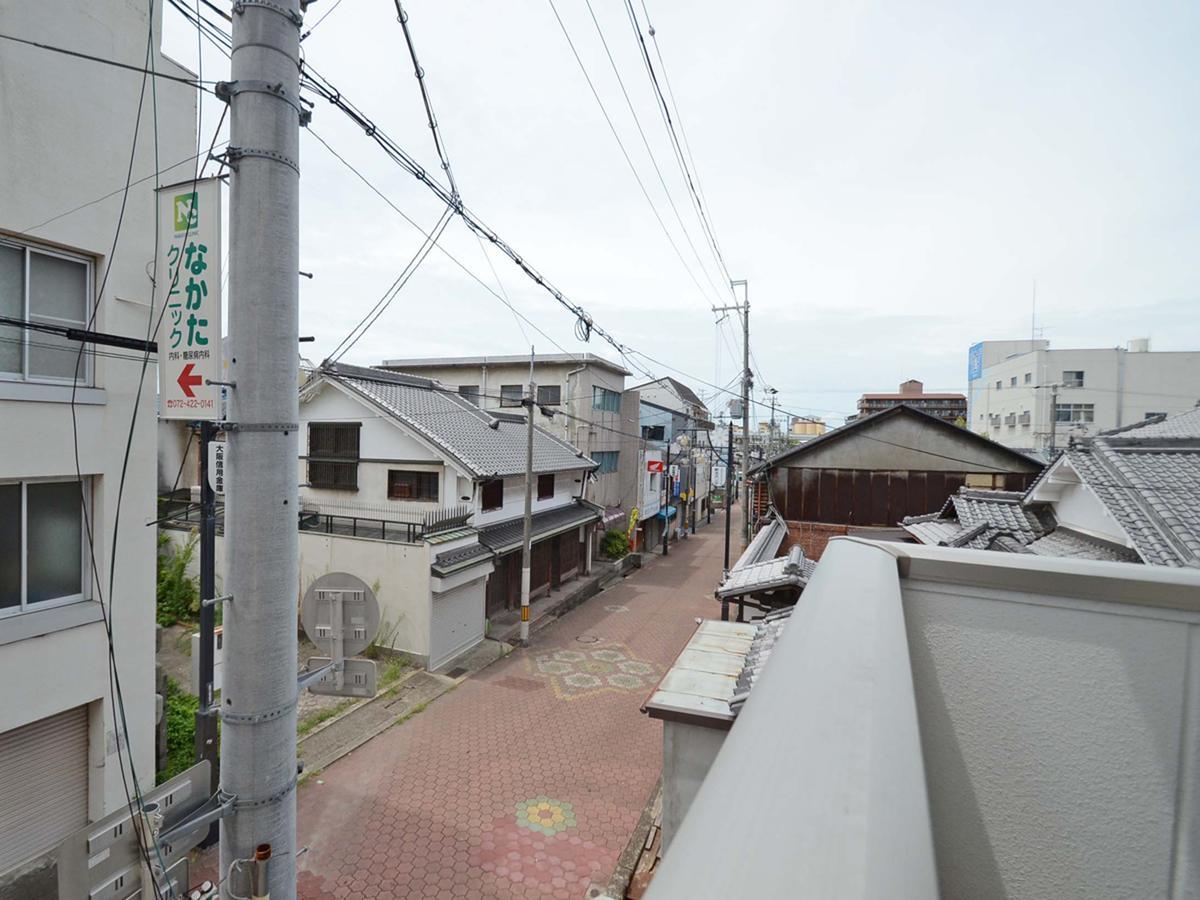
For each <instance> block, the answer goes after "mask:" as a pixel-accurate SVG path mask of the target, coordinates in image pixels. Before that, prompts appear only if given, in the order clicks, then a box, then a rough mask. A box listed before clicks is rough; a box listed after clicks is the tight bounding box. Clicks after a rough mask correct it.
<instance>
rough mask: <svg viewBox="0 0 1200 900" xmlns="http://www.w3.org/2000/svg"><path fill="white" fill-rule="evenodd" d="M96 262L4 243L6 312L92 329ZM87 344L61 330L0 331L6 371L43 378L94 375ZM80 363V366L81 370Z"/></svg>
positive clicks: (0, 274)
mask: <svg viewBox="0 0 1200 900" xmlns="http://www.w3.org/2000/svg"><path fill="white" fill-rule="evenodd" d="M91 307H92V264H91V262H90V261H88V260H86V259H84V258H81V257H77V256H68V255H66V254H62V253H49V252H47V251H44V250H35V249H33V248H32V247H27V246H23V245H20V244H10V243H0V316H9V317H11V318H14V319H22V320H24V321H26V322H30V323H33V324H41V325H65V326H68V327H72V328H87V323H88V316H89V315H90V313H91ZM82 346H83V345H82V344H80V343H79V342H78V341H71V340H68V339H67V338H65V337H61V336H60V335H57V334H50V333H47V332H42V331H31V330H28V329H24V328H16V327H12V326H8V327H4V328H2V329H0V374H2V375H3V376H4V377H7V378H21V379H30V380H37V381H68V382H73V381H75V380H76V377H77V376H76V371H78V380H79V381H80V382H83V383H87V382H88V381H89V380H90V377H91V366H90V365H89V363H90V359H91V357H90V356H89V354H87V353H84V354H83V355H82V356H80V352H79V351H80V348H81V347H82ZM77 366H78V369H77V368H76V367H77Z"/></svg>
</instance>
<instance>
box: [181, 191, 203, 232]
mask: <svg viewBox="0 0 1200 900" xmlns="http://www.w3.org/2000/svg"><path fill="white" fill-rule="evenodd" d="M199 227H200V200H199V198H198V197H197V196H196V195H195V194H176V195H175V230H176V231H188V230H189V229H190V230H192V231H194V230H195V229H197V228H199Z"/></svg>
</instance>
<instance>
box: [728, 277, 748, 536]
mask: <svg viewBox="0 0 1200 900" xmlns="http://www.w3.org/2000/svg"><path fill="white" fill-rule="evenodd" d="M739 285H740V286H741V288H742V292H743V293H742V305H741V307H740V308H741V310H742V540H743V541H744V542H745V543H747V544H749V543H750V525H751V522H753V516H752V515H751V513H750V479H749V478H747V477H746V474H747V473H748V472H749V471H750V388H751V387H752V385H753V383H754V376H753V375H751V374H750V283H749V282H748V281H747V280H746V279H744V278H741V279H738V280H736V281H731V282H729V286H730V287H731V288H735V287H737V286H739Z"/></svg>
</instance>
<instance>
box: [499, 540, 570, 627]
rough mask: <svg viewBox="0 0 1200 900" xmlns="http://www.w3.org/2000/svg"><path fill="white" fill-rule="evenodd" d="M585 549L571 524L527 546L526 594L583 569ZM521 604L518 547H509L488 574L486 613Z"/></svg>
mask: <svg viewBox="0 0 1200 900" xmlns="http://www.w3.org/2000/svg"><path fill="white" fill-rule="evenodd" d="M585 555H586V549H585V545H584V544H583V542H581V541H580V540H579V529H578V528H572V529H571V530H570V531H567V532H564V533H563V534H557V535H555V536H554V537H549V538H546V539H544V540H541V541H535V542H534V543H533V546H532V547H531V548H530V560H529V596H530V598H531V599H533V598H537V597H540V596H542V595H543V594H546V593H548V592H550V591H551V590H555V589H557V588H559V587H562V585H564V584H566V583H567V582H568V581H570V580H571V579H572V578H574V577H576V576H577V575H579V574H580V573H581V572H582V570H583V560H584V557H585ZM520 605H521V551H520V550H512V551H510V552H508V553H506V554H504V555H503V556H501V557H498V558H497V559H496V562H495V571H494V572H492V574H491V575H490V576H488V582H487V615H489V616H491V615H494V614H496V613H499V612H502V611H503V610H506V609H517V608H518V607H519V606H520Z"/></svg>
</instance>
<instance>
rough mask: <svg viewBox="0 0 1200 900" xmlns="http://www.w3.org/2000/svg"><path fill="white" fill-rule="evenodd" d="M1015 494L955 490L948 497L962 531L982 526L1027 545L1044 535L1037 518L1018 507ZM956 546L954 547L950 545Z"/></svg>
mask: <svg viewBox="0 0 1200 900" xmlns="http://www.w3.org/2000/svg"><path fill="white" fill-rule="evenodd" d="M1021 496H1022V495H1021V494H1020V493H1018V492H1016V491H982V490H967V489H961V488H960V489H959V491H958V493H957V494H953V495H952V496H951V497H950V500H951V502H952V503H953V504H954V512H955V514H956V515H957V518H958V521H959V524H961V525H962V526H963V527H965V528H973V527H975V526H977V525H981V524H982V525H986V526H988V527H990V528H993V529H995V530H996V531H998V532H1002V533H1004V534H1008V535H1010V536H1012V537H1013V538H1015V539H1016V540H1018V541H1020V542H1021V543H1022V544H1029V543H1032V542H1033V541H1035V540H1037V538H1038V537H1040V536H1041V535H1042V534H1044V533H1045V530H1046V529H1045V528H1044V527H1043V526H1042V523H1041V522H1040V521H1038V518H1037V516H1035V515H1034V514H1033V512H1032V511H1030V510H1029V509H1028V508H1026V507H1024V506H1022V505H1021ZM953 546H957V545H953Z"/></svg>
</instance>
